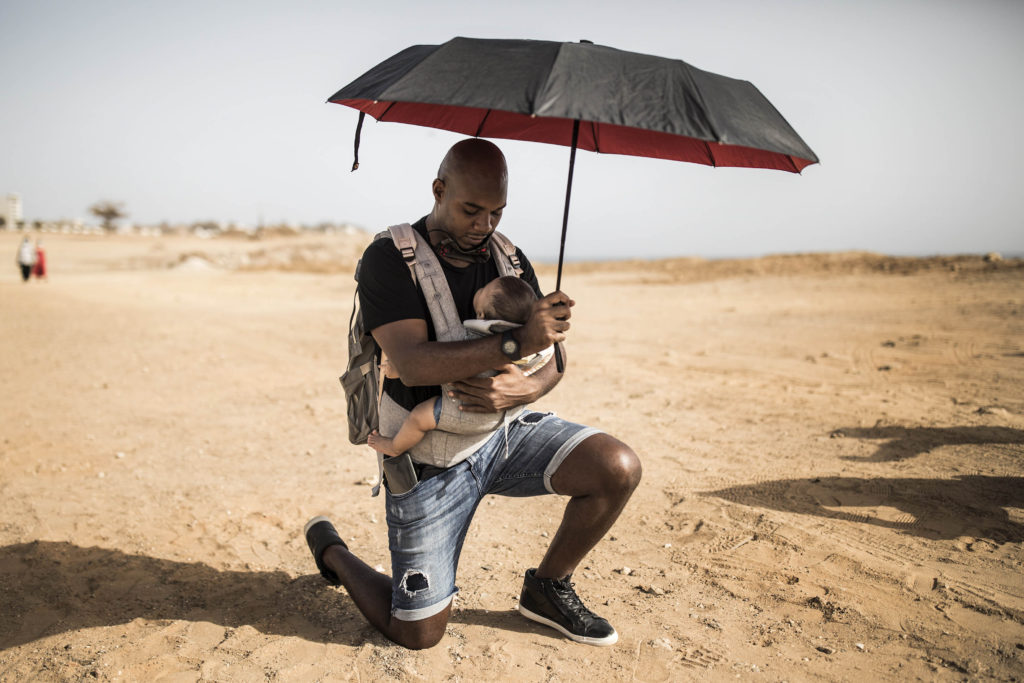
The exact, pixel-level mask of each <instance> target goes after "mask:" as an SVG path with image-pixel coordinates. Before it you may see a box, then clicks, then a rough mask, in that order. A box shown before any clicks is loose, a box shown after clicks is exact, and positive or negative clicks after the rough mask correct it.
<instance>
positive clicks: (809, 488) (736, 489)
mask: <svg viewBox="0 0 1024 683" xmlns="http://www.w3.org/2000/svg"><path fill="white" fill-rule="evenodd" d="M703 495H710V496H718V497H719V498H724V499H726V500H730V501H733V502H736V503H741V504H743V505H756V506H758V507H765V508H770V509H773V510H781V511H784V512H795V513H799V514H807V515H816V516H819V517H827V518H829V519H837V520H843V521H848V522H858V523H861V524H871V525H875V526H880V527H885V528H887V529H893V530H896V531H902V532H903V533H906V534H913V535H916V536H921V537H924V538H929V539H954V538H958V537H960V536H970V537H974V538H986V539H989V540H991V541H994V542H996V543H1005V542H1007V541H1010V542H1021V541H1024V524H1020V523H1018V522H1015V521H1013V520H1011V519H1010V517H1009V514H1008V513H1007V511H1006V510H1005V508H1008V507H1013V508H1024V477H989V476H982V475H968V476H960V477H956V478H955V479H909V478H908V479H901V478H860V477H820V478H817V477H816V478H810V479H780V480H775V481H768V482H762V483H758V484H747V485H744V486H732V487H729V488H725V489H720V490H718V491H709V492H707V493H705V494H703Z"/></svg>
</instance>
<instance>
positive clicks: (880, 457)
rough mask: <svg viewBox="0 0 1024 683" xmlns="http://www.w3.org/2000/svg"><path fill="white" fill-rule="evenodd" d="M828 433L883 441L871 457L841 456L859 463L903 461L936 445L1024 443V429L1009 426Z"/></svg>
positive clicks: (847, 429)
mask: <svg viewBox="0 0 1024 683" xmlns="http://www.w3.org/2000/svg"><path fill="white" fill-rule="evenodd" d="M831 436H833V437H835V438H841V437H849V438H854V439H878V440H883V439H884V440H886V443H883V444H881V445H880V446H879V447H878V450H877V451H875V452H874V453H873V454H872V455H870V456H866V457H859V456H842V459H843V460H858V461H862V462H890V461H893V460H904V459H906V458H913V457H917V456H919V455H923V454H925V453H928V452H930V451H932V450H933V449H935V448H938V447H939V446H956V445H966V444H973V445H990V444H1024V430H1022V429H1013V428H1011V427H898V426H886V427H842V428H840V429H836V430H834V431H833V432H832V433H831Z"/></svg>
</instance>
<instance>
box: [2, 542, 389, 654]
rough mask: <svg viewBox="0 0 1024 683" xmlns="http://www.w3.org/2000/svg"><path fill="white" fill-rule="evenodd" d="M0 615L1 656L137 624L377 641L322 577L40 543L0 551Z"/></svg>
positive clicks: (351, 606)
mask: <svg viewBox="0 0 1024 683" xmlns="http://www.w3.org/2000/svg"><path fill="white" fill-rule="evenodd" d="M0 615H3V618H2V619H0V649H5V648H9V647H14V646H17V645H22V644H24V643H27V642H31V641H33V640H36V639H38V638H41V637H45V636H49V635H53V634H55V633H62V632H65V631H74V630H78V629H82V628H90V627H94V626H114V625H118V624H126V623H128V622H130V621H132V620H133V619H138V618H142V619H152V620H164V619H167V620H187V621H208V622H212V623H215V624H219V625H222V626H224V627H226V628H234V627H239V626H244V625H249V626H252V627H253V628H255V629H256V630H257V631H260V632H261V633H264V634H267V635H282V636H298V637H300V638H303V639H305V640H309V641H314V642H320V643H347V644H351V645H359V644H362V643H364V642H366V641H367V640H368V639H369V638H370V637H374V636H372V635H371V634H369V633H367V630H366V629H367V627H366V622H365V621H364V620H363V617H362V615H361V614H359V612H358V610H357V609H356V607H355V605H354V604H352V602H351V601H350V600H349V599H348V597H347V596H345V595H344V594H342V593H340V592H337V591H335V590H333V589H330V588H328V587H327V586H326V584H324V582H323V580H322V579H321V578H320V577H319V575H309V576H300V577H291V576H289V575H288V574H286V573H285V572H281V571H275V572H252V571H232V570H218V569H215V568H213V567H211V566H209V565H206V564H202V563H200V562H176V561H173V560H165V559H160V558H155V557H146V556H143V555H130V554H127V553H124V552H121V551H120V550H111V549H107V548H96V547H91V548H83V547H80V546H76V545H73V544H71V543H55V542H47V541H35V542H32V543H19V544H14V545H8V546H4V547H0ZM332 631H333V632H332ZM377 637H379V636H377ZM382 642H384V641H383V639H382Z"/></svg>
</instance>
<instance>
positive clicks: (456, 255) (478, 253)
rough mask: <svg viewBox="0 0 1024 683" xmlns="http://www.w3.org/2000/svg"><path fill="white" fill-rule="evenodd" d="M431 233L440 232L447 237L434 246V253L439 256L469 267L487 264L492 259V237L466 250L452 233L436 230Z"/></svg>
mask: <svg viewBox="0 0 1024 683" xmlns="http://www.w3.org/2000/svg"><path fill="white" fill-rule="evenodd" d="M430 232H440V233H442V234H444V236H445V238H444V239H443V240H441V241H440V242H438V243H437V244H436V245H434V252H435V253H436V254H437V255H438V256H441V257H444V258H446V259H449V260H450V261H458V262H460V263H465V264H467V265H468V264H472V263H487V261H489V260H490V258H491V238H490V237H488V238H487V239H485V240H484V241H483V242H482V243H480V244H478V245H477V246H475V247H473V248H472V249H469V250H466V249H463V248H462V247H460V246H459V244H458V242H456V241H455V238H454V237H452V235H451V233H450V232H448V231H447V230H440V229H436V228H435V229H434V230H431V231H430Z"/></svg>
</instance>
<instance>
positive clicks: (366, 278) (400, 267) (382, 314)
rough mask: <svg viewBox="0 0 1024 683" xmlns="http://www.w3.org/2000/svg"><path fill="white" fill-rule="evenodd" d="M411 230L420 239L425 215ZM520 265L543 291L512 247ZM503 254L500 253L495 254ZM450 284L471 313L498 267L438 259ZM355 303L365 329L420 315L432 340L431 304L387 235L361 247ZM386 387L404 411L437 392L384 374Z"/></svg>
mask: <svg viewBox="0 0 1024 683" xmlns="http://www.w3.org/2000/svg"><path fill="white" fill-rule="evenodd" d="M412 227H413V229H414V230H416V231H417V232H418V233H420V236H422V237H423V238H424V239H426V240H428V242H429V238H428V236H427V219H426V216H424V217H423V218H421V219H420V220H418V221H416V222H415V223H414V224H413V226H412ZM516 254H517V255H518V256H519V265H520V266H521V267H522V269H523V274H522V279H523V280H524V281H526V282H527V283H528V284H529V285H530V286H531V287H533V289H534V291H535V292H537V296H541V292H540V285H539V283H538V282H537V275H536V273H534V271H533V266H532V265H531V264H530V262H529V260H527V258H526V256H525V255H524V254H523V252H522V250H520V249H519V248H518V247H517V248H516ZM499 258H503V257H499ZM438 261H440V263H441V267H442V270H443V271H444V276H445V279H446V280H448V287H449V288H450V289H451V291H452V298H453V299H455V309H456V310H457V311H458V312H459V317H460V318H461V319H462V320H467V319H470V318H475V317H476V314H475V313H474V311H473V295H474V294H475V293H476V291H477V290H478V289H480V288H481V287H483V286H484V285H486V284H487V283H488V282H490V281H491V280H493V279H495V278H496V277H498V266H497V265H496V264H495V263H494V260H493V259H491V260H490V261H488V262H487V263H474V264H471V265H469V266H466V267H464V268H460V267H458V266H453V265H451V264H450V263H447V262H446V261H445V260H444V259H441V258H439V259H438ZM359 307H360V309H361V310H362V314H363V321H364V323H365V326H366V329H367V330H370V331H372V330H374V329H376V328H378V327H380V326H381V325H386V324H388V323H393V322H396V321H399V320H408V319H411V318H418V319H420V320H425V321H426V322H427V338H428V339H429V340H430V341H435V340H436V337H435V334H434V325H433V323H432V322H431V320H430V309H429V308H428V307H427V301H426V299H424V298H423V292H422V291H421V290H420V288H419V287H417V286H416V284H415V283H413V281H412V275H410V273H409V266H407V265H406V264H405V261H404V260H403V259H402V255H401V254H400V253H399V252H398V249H397V248H396V247H395V243H394V242H393V241H392V240H390V239H379V240H376V241H374V242H373V243H372V244H371V245H370V246H368V247H367V248H366V251H365V252H363V259H362V265H361V266H360V269H359ZM384 391H386V392H387V394H388V396H390V397H391V398H392V399H393V400H394V401H395V402H396V403H398V404H399V405H401V406H403V407H404V408H406V409H407V410H412V408H413V407H414V406H415V405H416V404H418V403H421V402H423V401H426V400H427V399H428V398H431V397H433V396H440V395H441V387H439V386H427V387H407V386H405V385H404V384H402V382H401V380H397V379H385V380H384Z"/></svg>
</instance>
